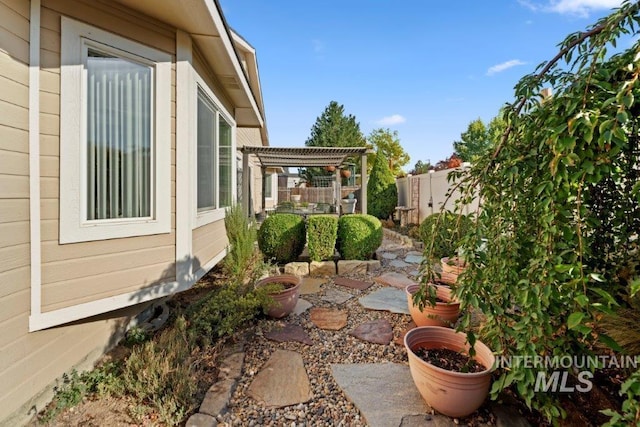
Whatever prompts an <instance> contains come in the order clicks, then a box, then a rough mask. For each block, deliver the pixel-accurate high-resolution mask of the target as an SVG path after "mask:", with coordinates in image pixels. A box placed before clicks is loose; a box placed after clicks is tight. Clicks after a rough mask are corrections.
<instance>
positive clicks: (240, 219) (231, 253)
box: [222, 204, 262, 283]
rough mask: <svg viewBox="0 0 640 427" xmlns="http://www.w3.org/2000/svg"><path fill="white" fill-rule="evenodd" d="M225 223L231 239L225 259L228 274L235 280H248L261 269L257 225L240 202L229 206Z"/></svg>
mask: <svg viewBox="0 0 640 427" xmlns="http://www.w3.org/2000/svg"><path fill="white" fill-rule="evenodd" d="M224 225H225V229H226V232H227V238H228V239H229V248H228V251H227V256H226V257H225V258H224V260H223V264H222V266H223V268H224V272H225V273H226V275H227V276H228V277H229V279H230V280H231V281H233V282H239V283H242V282H245V283H246V282H248V281H251V280H252V279H253V278H255V277H254V276H255V274H254V273H259V272H260V271H261V266H262V262H261V260H260V255H259V253H258V251H257V248H256V245H255V243H256V235H257V232H256V225H255V222H253V221H249V218H248V215H247V214H246V212H244V210H243V209H242V207H241V206H240V205H239V204H236V205H234V206H232V207H230V208H227V211H226V216H225V218H224Z"/></svg>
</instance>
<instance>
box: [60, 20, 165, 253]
mask: <svg viewBox="0 0 640 427" xmlns="http://www.w3.org/2000/svg"><path fill="white" fill-rule="evenodd" d="M61 59H62V64H63V65H62V67H61V93H60V97H61V129H60V164H61V167H60V188H61V191H60V241H61V243H70V242H80V241H89V240H99V239H108V238H117V237H130V236H139V235H146V234H156V233H167V232H170V226H171V221H170V218H171V216H170V215H171V207H170V191H171V182H170V179H171V178H170V177H171V173H170V170H171V169H170V168H171V163H170V162H171V158H170V147H171V143H170V141H171V140H170V135H171V56H170V55H168V54H165V53H163V52H160V51H158V50H156V49H153V48H149V47H147V46H144V45H141V44H138V43H136V42H133V41H131V40H128V39H125V38H123V37H120V36H116V35H114V34H111V33H108V32H106V31H103V30H99V29H97V28H94V27H91V26H89V25H86V24H83V23H80V22H77V21H74V20H71V19H68V18H64V17H63V18H62V52H61Z"/></svg>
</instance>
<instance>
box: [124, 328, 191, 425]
mask: <svg viewBox="0 0 640 427" xmlns="http://www.w3.org/2000/svg"><path fill="white" fill-rule="evenodd" d="M192 348H193V345H192V344H191V342H190V341H189V336H188V334H187V324H186V320H185V319H184V318H182V317H179V318H177V319H176V322H175V324H174V326H173V327H172V328H167V329H165V330H164V331H162V333H161V334H160V336H159V337H158V339H157V340H151V341H147V342H146V343H144V344H143V345H141V346H136V347H134V349H133V350H132V352H131V355H130V356H129V357H128V358H127V360H126V362H125V364H124V367H123V369H122V380H123V382H124V386H125V388H126V390H127V392H128V393H130V394H132V395H133V396H135V397H136V398H137V399H138V400H139V401H142V402H145V403H147V404H149V405H150V406H152V407H153V408H154V409H155V410H157V411H158V414H159V416H160V419H161V421H162V422H164V423H167V424H169V425H175V424H178V423H180V422H181V421H182V420H183V419H184V417H185V416H186V414H187V413H189V412H191V411H192V410H193V409H195V407H196V405H197V402H196V401H195V399H194V397H195V393H196V390H197V383H198V381H197V370H196V365H195V364H194V363H193V356H192Z"/></svg>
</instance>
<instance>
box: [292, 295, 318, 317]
mask: <svg viewBox="0 0 640 427" xmlns="http://www.w3.org/2000/svg"><path fill="white" fill-rule="evenodd" d="M311 307H313V304H311V303H310V302H309V301H307V300H306V299H302V298H298V302H297V303H296V306H295V307H294V308H293V312H292V313H291V314H293V315H295V316H300V315H301V314H303V313H304V312H305V311H307V310H308V309H310V308H311Z"/></svg>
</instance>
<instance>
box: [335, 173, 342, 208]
mask: <svg viewBox="0 0 640 427" xmlns="http://www.w3.org/2000/svg"><path fill="white" fill-rule="evenodd" d="M341 199H342V183H341V182H340V167H337V168H336V213H337V214H338V215H341V214H342V212H340V211H341V210H342V206H341V205H340V200H341Z"/></svg>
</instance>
